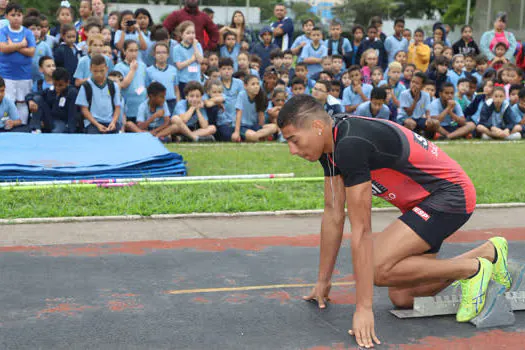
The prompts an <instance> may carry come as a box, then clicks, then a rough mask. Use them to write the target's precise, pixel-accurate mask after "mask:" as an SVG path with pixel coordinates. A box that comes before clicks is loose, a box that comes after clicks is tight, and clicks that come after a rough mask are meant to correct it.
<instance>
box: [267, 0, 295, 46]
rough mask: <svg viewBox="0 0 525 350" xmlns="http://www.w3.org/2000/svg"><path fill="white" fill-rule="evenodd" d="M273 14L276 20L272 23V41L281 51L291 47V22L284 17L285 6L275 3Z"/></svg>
mask: <svg viewBox="0 0 525 350" xmlns="http://www.w3.org/2000/svg"><path fill="white" fill-rule="evenodd" d="M273 14H274V15H275V17H276V18H277V21H275V22H273V23H272V28H273V42H274V43H275V44H276V45H277V46H279V48H280V49H281V50H283V51H286V50H289V49H290V47H292V40H293V22H292V20H291V19H290V18H288V17H286V6H284V4H277V5H275V7H274V9H273Z"/></svg>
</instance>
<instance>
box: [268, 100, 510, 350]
mask: <svg viewBox="0 0 525 350" xmlns="http://www.w3.org/2000/svg"><path fill="white" fill-rule="evenodd" d="M278 125H279V128H281V131H282V133H283V136H284V137H285V138H286V140H287V141H288V145H289V147H290V152H291V153H292V154H295V155H298V156H300V157H302V158H304V159H306V160H309V161H311V162H314V161H317V160H319V161H320V162H321V164H322V166H323V168H324V173H325V186H324V188H325V195H324V196H325V209H324V214H323V220H322V224H321V256H320V261H319V275H318V281H317V284H316V286H315V288H314V289H313V291H312V293H311V294H310V295H309V296H307V297H305V299H306V300H316V301H317V303H318V304H319V307H321V308H324V307H325V302H326V300H327V298H328V293H329V291H330V286H331V284H330V280H331V276H332V272H333V269H334V265H335V262H336V259H337V254H338V251H339V247H340V246H341V240H342V235H343V225H344V221H345V212H344V208H345V201H346V203H347V205H348V216H349V218H350V224H351V226H352V227H351V230H352V236H351V245H352V262H353V265H354V275H355V279H356V293H357V303H356V311H355V313H354V316H353V323H352V329H351V330H350V331H349V333H350V334H351V335H354V336H355V337H356V341H357V343H358V345H359V346H364V347H366V348H369V347H373V346H374V343H377V344H379V340H378V338H377V337H376V334H375V329H374V314H373V311H372V297H373V285H374V284H375V285H377V286H386V287H389V296H390V299H391V301H392V303H393V304H394V305H396V306H398V307H404V308H406V307H411V306H412V304H413V301H414V297H418V296H432V295H435V294H437V293H438V292H439V291H441V290H442V289H444V288H445V287H447V286H448V285H449V284H451V283H452V282H453V281H456V280H459V281H460V284H461V291H462V301H461V305H460V307H459V310H458V313H457V316H456V318H457V320H458V321H459V322H466V321H468V320H470V319H472V318H473V317H475V316H476V315H477V314H479V312H481V310H482V308H483V306H484V303H485V292H486V290H487V287H488V283H489V280H490V279H491V278H492V279H493V280H495V281H496V282H498V283H501V284H503V285H505V286H506V287H507V288H510V285H511V280H510V275H509V273H508V270H507V254H508V246H507V241H506V240H505V239H504V238H501V237H494V238H491V239H490V240H489V241H488V242H486V243H484V244H483V245H481V246H479V247H477V248H475V249H473V250H471V251H469V252H467V253H464V254H463V255H460V256H458V257H455V258H453V259H436V254H437V252H438V251H439V249H440V247H441V244H442V243H443V240H445V238H447V237H448V236H450V235H452V234H453V233H454V232H456V230H458V229H459V228H460V227H461V226H462V225H463V224H464V223H465V222H466V221H467V220H468V219H469V218H470V216H471V215H472V212H473V211H474V208H475V205H476V193H475V189H474V186H473V185H472V182H471V181H470V179H469V177H468V176H467V175H466V174H465V172H464V171H463V170H462V169H461V167H460V166H459V165H458V164H457V163H456V162H455V161H454V160H452V159H451V158H450V157H448V156H447V155H446V154H445V153H444V152H443V151H442V150H440V149H439V148H438V147H436V146H435V145H434V144H433V143H431V142H429V141H427V140H426V139H424V138H423V137H421V136H420V135H418V134H415V133H413V132H412V131H410V130H408V129H406V128H404V127H402V126H400V125H398V124H395V123H392V122H390V121H387V120H382V119H369V118H363V117H354V116H347V115H344V114H340V115H336V116H335V118H334V119H332V118H330V117H329V116H328V114H327V113H326V112H325V111H324V109H323V107H322V106H321V105H320V104H319V103H318V102H317V101H316V100H315V99H314V98H313V97H311V96H307V95H298V96H294V97H292V98H291V99H290V100H289V101H288V102H287V103H286V104H285V105H284V107H283V108H282V109H281V112H280V113H279V117H278ZM372 195H376V196H379V197H381V198H384V199H385V200H387V201H389V202H390V203H392V204H393V205H395V206H396V207H398V208H399V209H400V210H401V211H402V215H401V216H400V217H399V218H398V219H397V220H396V221H394V222H393V223H392V224H390V226H388V227H387V228H386V229H385V230H384V231H383V232H380V233H377V234H374V235H371V207H372Z"/></svg>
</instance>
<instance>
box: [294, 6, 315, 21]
mask: <svg viewBox="0 0 525 350" xmlns="http://www.w3.org/2000/svg"><path fill="white" fill-rule="evenodd" d="M291 10H292V12H293V13H294V14H295V18H294V19H295V23H302V22H303V21H304V20H307V19H312V20H313V21H314V22H315V23H320V22H321V19H320V18H319V17H318V16H317V15H316V14H315V13H313V12H312V6H310V4H308V3H306V2H293V3H292V7H291Z"/></svg>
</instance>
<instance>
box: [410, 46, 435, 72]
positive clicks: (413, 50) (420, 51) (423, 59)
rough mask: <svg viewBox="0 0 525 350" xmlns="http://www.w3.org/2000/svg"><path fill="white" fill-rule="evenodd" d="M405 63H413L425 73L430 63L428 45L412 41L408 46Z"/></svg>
mask: <svg viewBox="0 0 525 350" xmlns="http://www.w3.org/2000/svg"><path fill="white" fill-rule="evenodd" d="M407 63H413V64H415V65H416V68H417V69H419V70H421V71H422V72H423V73H425V72H426V71H427V69H428V65H429V64H430V47H429V46H428V45H425V44H423V43H421V44H419V45H417V46H416V44H414V43H412V44H410V45H409V46H408V54H407Z"/></svg>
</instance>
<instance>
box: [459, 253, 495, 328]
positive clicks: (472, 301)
mask: <svg viewBox="0 0 525 350" xmlns="http://www.w3.org/2000/svg"><path fill="white" fill-rule="evenodd" d="M478 260H479V263H480V268H479V271H478V273H477V274H475V275H474V276H473V277H472V278H469V279H465V280H461V281H459V283H460V284H461V304H460V305H459V309H458V313H457V314H456V320H457V321H458V322H467V321H470V320H471V319H473V318H474V317H476V316H477V315H479V313H480V312H481V310H483V307H484V306H485V298H486V293H487V288H488V286H489V282H490V277H491V276H492V263H491V262H490V261H488V260H487V259H484V258H478Z"/></svg>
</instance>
